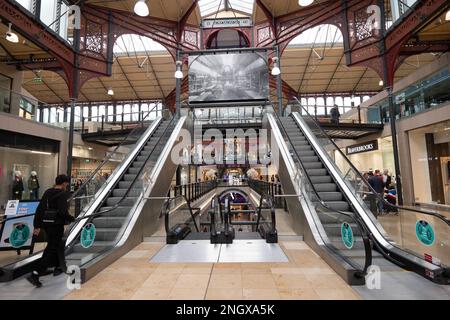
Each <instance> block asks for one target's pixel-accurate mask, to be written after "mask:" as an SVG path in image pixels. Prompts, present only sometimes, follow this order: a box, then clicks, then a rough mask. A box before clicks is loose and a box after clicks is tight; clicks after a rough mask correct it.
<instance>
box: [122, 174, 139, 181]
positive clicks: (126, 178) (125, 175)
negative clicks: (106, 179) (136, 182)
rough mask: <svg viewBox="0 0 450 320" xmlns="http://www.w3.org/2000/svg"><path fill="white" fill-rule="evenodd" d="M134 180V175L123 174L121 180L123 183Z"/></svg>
mask: <svg viewBox="0 0 450 320" xmlns="http://www.w3.org/2000/svg"><path fill="white" fill-rule="evenodd" d="M134 178H136V175H135V174H127V173H126V174H124V175H123V180H124V181H133V179H134Z"/></svg>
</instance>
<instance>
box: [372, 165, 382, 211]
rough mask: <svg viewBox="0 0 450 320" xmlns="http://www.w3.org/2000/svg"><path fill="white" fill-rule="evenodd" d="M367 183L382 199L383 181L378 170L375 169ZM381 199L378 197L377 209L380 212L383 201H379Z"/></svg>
mask: <svg viewBox="0 0 450 320" xmlns="http://www.w3.org/2000/svg"><path fill="white" fill-rule="evenodd" d="M369 184H370V186H371V187H372V188H373V189H374V190H375V192H376V193H377V194H378V195H379V196H380V198H381V199H382V198H383V197H384V182H383V177H382V176H381V173H380V170H375V174H374V175H373V176H371V177H369ZM381 199H378V210H379V213H380V214H381V213H382V212H383V202H382V201H380V200H381Z"/></svg>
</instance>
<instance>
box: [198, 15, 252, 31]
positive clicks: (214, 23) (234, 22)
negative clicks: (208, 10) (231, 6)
mask: <svg viewBox="0 0 450 320" xmlns="http://www.w3.org/2000/svg"><path fill="white" fill-rule="evenodd" d="M251 26H252V20H251V19H250V18H237V19H235V18H232V19H211V20H203V21H202V28H205V29H212V28H242V27H251Z"/></svg>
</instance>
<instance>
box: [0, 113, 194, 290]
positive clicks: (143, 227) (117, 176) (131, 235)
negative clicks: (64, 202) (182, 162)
mask: <svg viewBox="0 0 450 320" xmlns="http://www.w3.org/2000/svg"><path fill="white" fill-rule="evenodd" d="M185 120H186V117H181V118H178V117H173V118H171V119H163V117H159V118H157V119H156V120H154V121H153V122H152V123H151V125H150V126H149V127H148V128H147V130H145V132H144V133H143V134H142V135H141V137H140V139H139V140H138V141H135V139H134V138H133V137H134V136H135V133H136V131H137V130H142V129H141V128H136V129H135V130H133V131H132V132H131V133H130V134H129V135H128V136H127V137H126V138H125V139H123V141H122V143H121V144H120V145H118V146H117V147H116V149H115V150H114V151H113V152H112V153H115V152H117V151H118V150H119V148H120V149H121V151H122V152H123V151H124V150H125V152H127V156H126V157H125V159H123V161H122V162H121V164H120V165H119V166H118V167H117V168H116V169H115V171H114V172H113V173H112V174H111V176H110V177H109V178H108V179H104V177H103V176H102V175H101V172H102V168H104V167H105V166H106V165H107V164H108V163H110V162H112V161H117V160H115V159H114V156H113V155H111V154H110V155H108V156H107V157H106V158H105V159H104V161H103V162H102V163H101V165H100V166H99V167H98V168H97V169H96V170H95V171H94V172H93V173H92V175H91V176H90V177H89V178H88V179H87V181H86V182H85V183H84V184H83V185H82V186H81V187H80V189H78V190H77V191H76V192H75V193H74V195H73V196H72V197H71V199H70V200H69V202H70V206H71V208H76V207H79V208H81V210H80V214H79V216H78V217H77V219H76V220H75V222H74V223H72V224H71V225H70V226H68V228H67V229H66V232H65V237H64V239H65V241H66V242H65V243H66V248H65V255H66V264H67V266H68V267H69V266H72V267H70V268H69V271H71V270H73V269H74V268H75V269H76V268H77V267H78V268H80V273H81V280H82V282H85V281H87V280H88V279H90V278H91V277H93V276H94V275H95V274H97V273H98V272H99V271H101V270H102V269H104V268H105V267H107V266H108V265H109V264H111V263H112V262H114V261H115V260H117V259H118V258H119V257H120V256H122V255H123V254H125V253H126V252H128V251H129V250H130V249H132V248H133V247H134V246H136V245H137V244H139V243H141V242H142V240H143V238H144V237H145V236H149V235H151V234H152V232H154V231H155V230H156V229H157V219H158V217H159V214H160V210H161V206H162V204H163V201H164V200H163V197H164V196H166V195H167V193H168V191H169V189H170V184H171V179H170V178H171V177H173V175H174V174H175V171H176V168H177V166H176V164H174V163H173V162H172V161H171V156H170V153H171V151H172V148H173V146H174V144H175V143H176V142H177V140H178V138H179V135H180V132H181V129H182V128H183V127H184V126H185ZM149 199H152V201H148V200H149ZM150 202H151V204H150ZM41 255H42V252H39V253H37V254H35V255H33V256H30V257H28V258H26V259H24V260H22V261H19V262H17V263H12V264H10V265H6V266H4V267H2V268H1V271H2V273H1V276H0V281H8V280H12V279H14V278H17V277H19V276H21V275H23V274H25V273H27V272H30V271H31V270H32V268H33V265H34V263H35V262H36V261H37V260H38V259H39V258H40V257H41Z"/></svg>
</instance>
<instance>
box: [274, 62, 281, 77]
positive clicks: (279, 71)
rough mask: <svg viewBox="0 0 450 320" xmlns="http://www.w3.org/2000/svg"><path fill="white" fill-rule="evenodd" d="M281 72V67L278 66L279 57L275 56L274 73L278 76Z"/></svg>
mask: <svg viewBox="0 0 450 320" xmlns="http://www.w3.org/2000/svg"><path fill="white" fill-rule="evenodd" d="M280 74H281V70H280V67H279V66H278V58H273V69H272V75H273V76H278V75H280Z"/></svg>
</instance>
